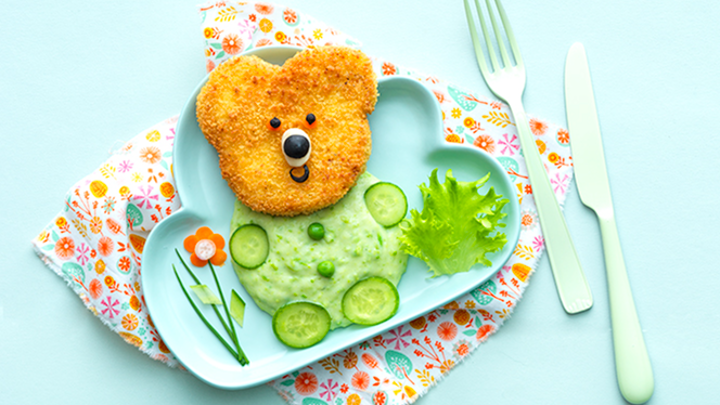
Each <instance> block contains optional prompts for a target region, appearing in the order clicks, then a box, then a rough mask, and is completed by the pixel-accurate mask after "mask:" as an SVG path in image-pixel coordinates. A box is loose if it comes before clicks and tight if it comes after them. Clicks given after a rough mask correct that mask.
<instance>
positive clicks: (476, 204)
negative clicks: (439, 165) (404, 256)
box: [400, 169, 508, 277]
mask: <svg viewBox="0 0 720 405" xmlns="http://www.w3.org/2000/svg"><path fill="white" fill-rule="evenodd" d="M437 171H438V169H435V170H433V172H432V174H431V175H430V181H429V185H425V184H421V185H420V186H419V187H420V191H421V192H422V195H423V209H422V213H420V212H418V211H417V210H415V209H413V210H411V211H410V219H408V220H406V221H404V222H403V223H402V224H401V229H402V232H403V234H402V235H401V236H400V240H401V241H402V242H403V246H402V249H403V250H404V251H405V252H407V253H408V254H411V255H413V256H415V257H417V258H419V259H421V260H423V261H424V262H425V263H427V264H428V266H429V267H430V270H431V271H432V272H433V273H434V275H433V277H437V276H440V275H443V274H454V273H460V272H464V271H468V270H470V268H471V267H472V266H473V265H475V264H476V263H482V264H483V265H485V266H491V265H492V262H491V261H490V260H488V259H487V258H486V257H485V255H486V254H488V253H492V252H496V251H498V250H500V249H502V247H503V246H505V243H507V237H506V236H505V234H504V233H500V232H497V228H502V227H504V226H505V224H504V223H501V222H499V221H500V220H501V219H502V218H504V217H505V216H506V214H504V213H502V212H501V211H502V208H503V206H505V204H507V203H508V200H507V199H503V198H502V195H498V194H496V193H495V189H494V188H492V187H491V188H490V190H489V191H488V192H487V194H485V195H482V194H480V193H479V192H478V190H479V189H480V188H481V187H482V186H483V185H484V184H485V183H486V182H487V181H488V179H489V178H490V173H488V174H487V175H486V176H485V177H483V178H482V179H480V180H477V181H474V182H464V181H458V180H457V179H455V178H454V177H453V175H452V170H448V171H447V173H446V174H445V183H443V184H440V181H439V180H438V176H437Z"/></svg>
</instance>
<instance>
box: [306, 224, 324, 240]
mask: <svg viewBox="0 0 720 405" xmlns="http://www.w3.org/2000/svg"><path fill="white" fill-rule="evenodd" d="M308 236H310V238H311V239H315V240H320V239H322V238H324V237H325V227H324V226H323V225H322V224H321V223H319V222H313V223H312V224H310V226H309V227H308Z"/></svg>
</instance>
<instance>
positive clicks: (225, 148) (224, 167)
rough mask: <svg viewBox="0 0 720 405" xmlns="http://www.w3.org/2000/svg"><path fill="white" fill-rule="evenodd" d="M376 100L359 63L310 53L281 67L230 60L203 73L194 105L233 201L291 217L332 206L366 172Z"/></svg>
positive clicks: (370, 77) (332, 52) (334, 53)
mask: <svg viewBox="0 0 720 405" xmlns="http://www.w3.org/2000/svg"><path fill="white" fill-rule="evenodd" d="M376 100H377V78H376V76H375V73H374V72H373V69H372V64H371V62H370V59H369V58H368V57H367V56H365V55H364V54H363V53H362V52H360V51H357V50H354V49H351V48H344V47H317V48H314V49H308V50H305V51H302V52H299V53H298V54H297V55H295V56H294V57H292V58H290V59H288V60H287V61H286V62H285V64H284V65H283V66H276V65H272V64H270V63H267V62H265V61H263V60H261V59H259V58H257V57H255V56H239V57H235V58H232V59H230V60H228V61H226V62H225V63H223V64H221V65H220V66H218V67H217V68H216V69H215V70H214V71H213V72H212V73H211V74H210V78H209V80H208V82H207V84H206V85H205V87H204V88H203V89H202V90H201V92H200V94H199V95H198V98H197V106H196V107H197V118H198V123H199V124H200V129H201V130H202V132H203V133H204V134H205V137H206V138H207V140H208V141H209V142H210V144H212V145H213V146H214V147H215V148H216V149H217V151H218V154H219V158H220V169H221V172H222V176H223V178H224V179H225V180H226V181H227V183H228V185H229V186H230V188H231V189H232V190H233V192H234V193H235V195H236V196H237V198H238V199H239V200H240V201H241V202H242V203H243V204H245V205H246V206H248V207H249V208H251V209H252V210H254V211H257V212H261V213H265V214H270V215H273V216H296V215H300V214H310V213H313V212H315V211H318V210H320V209H322V208H325V207H328V206H330V205H332V204H334V203H336V202H337V201H338V200H340V199H341V198H342V197H343V196H344V195H345V194H346V193H347V192H348V190H349V189H350V188H352V187H353V185H354V184H355V183H356V181H357V178H358V176H359V175H360V174H362V173H363V172H364V171H365V164H366V162H367V160H368V158H369V157H370V151H371V138H370V127H369V125H368V119H367V115H368V114H370V113H372V111H373V110H374V108H375V102H376Z"/></svg>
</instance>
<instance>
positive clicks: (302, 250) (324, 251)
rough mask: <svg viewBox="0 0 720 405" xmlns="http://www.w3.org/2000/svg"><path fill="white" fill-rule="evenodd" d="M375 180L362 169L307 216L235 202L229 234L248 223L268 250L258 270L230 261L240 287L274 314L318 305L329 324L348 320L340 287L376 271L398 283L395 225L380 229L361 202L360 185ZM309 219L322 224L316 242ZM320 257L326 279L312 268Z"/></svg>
mask: <svg viewBox="0 0 720 405" xmlns="http://www.w3.org/2000/svg"><path fill="white" fill-rule="evenodd" d="M377 182H378V179H377V178H375V177H374V176H372V175H371V174H369V173H364V174H362V175H361V176H360V177H359V178H358V181H357V184H356V185H355V187H353V188H352V189H351V190H350V191H349V192H348V194H347V195H346V196H345V197H343V198H342V199H341V200H340V201H338V202H337V203H336V204H335V205H333V206H331V207H328V208H325V209H323V210H320V211H318V212H315V213H313V214H311V215H300V216H297V217H292V218H283V217H272V216H270V215H266V214H261V213H257V212H255V211H252V210H250V209H249V208H247V207H246V206H244V205H243V204H242V203H240V202H239V201H236V202H235V212H234V214H233V218H232V222H231V225H230V231H231V232H230V233H231V234H232V232H234V231H235V229H237V228H238V227H239V226H240V225H244V224H248V223H253V224H257V225H260V226H262V227H263V228H264V229H265V231H266V232H267V234H268V240H269V242H270V253H269V255H268V258H267V260H266V261H265V263H264V264H263V265H262V266H260V267H258V268H257V269H253V270H247V269H244V268H242V267H239V266H237V265H235V264H234V263H233V267H234V268H235V273H236V274H237V276H238V278H239V279H240V282H241V283H242V285H243V286H244V287H245V290H246V291H247V292H248V294H250V296H251V297H252V298H253V300H254V301H255V303H256V304H257V305H258V307H260V309H262V310H263V311H265V312H267V313H269V314H270V315H273V314H274V313H275V311H276V310H277V309H278V308H280V307H281V306H283V305H285V304H286V303H288V302H292V301H299V300H305V301H312V302H316V303H319V304H322V305H323V306H324V307H325V308H326V309H327V310H328V312H329V313H330V316H331V317H332V325H331V329H334V328H337V327H341V326H347V325H349V324H350V323H351V322H350V321H349V320H347V319H346V318H345V317H344V316H343V314H342V308H341V302H342V298H343V295H345V292H346V291H347V290H348V289H350V287H352V286H353V285H354V284H355V283H356V282H357V281H359V280H361V279H364V278H366V277H371V276H381V277H385V278H387V279H388V280H390V281H391V282H392V283H393V284H395V285H396V286H397V284H398V282H399V281H400V277H401V276H402V275H403V273H404V272H405V268H406V267H407V258H408V256H407V254H406V253H403V252H402V251H401V250H400V241H399V240H398V237H399V236H400V235H401V233H402V232H401V231H400V228H399V227H398V226H394V227H392V228H389V229H388V228H385V227H383V226H382V225H380V224H378V223H377V222H375V220H374V219H373V217H372V216H371V215H370V213H369V212H368V210H367V208H366V207H365V200H364V198H363V196H364V194H365V190H367V188H368V187H370V186H371V185H372V184H374V183H377ZM313 222H319V223H321V224H323V226H324V227H325V237H324V238H323V239H322V240H319V241H315V240H313V239H311V238H310V236H308V233H307V229H308V226H310V224H312V223H313ZM325 260H330V261H332V262H333V263H334V264H335V273H334V274H333V276H332V277H331V278H327V277H323V276H321V275H320V274H319V273H318V272H317V265H318V264H319V263H320V262H323V261H325Z"/></svg>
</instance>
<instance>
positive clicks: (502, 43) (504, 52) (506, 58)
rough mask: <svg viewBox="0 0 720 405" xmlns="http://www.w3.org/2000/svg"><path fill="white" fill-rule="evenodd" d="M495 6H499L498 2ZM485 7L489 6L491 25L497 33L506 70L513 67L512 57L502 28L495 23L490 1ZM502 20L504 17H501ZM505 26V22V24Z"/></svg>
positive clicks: (486, 0)
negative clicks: (504, 39) (501, 31)
mask: <svg viewBox="0 0 720 405" xmlns="http://www.w3.org/2000/svg"><path fill="white" fill-rule="evenodd" d="M495 4H496V5H497V4H498V2H497V0H495ZM485 5H487V10H488V15H489V16H490V23H491V24H492V27H493V31H495V39H496V40H497V43H498V47H499V48H500V55H501V56H502V60H503V64H504V65H505V67H506V68H508V67H510V66H512V65H511V63H510V57H509V56H508V53H507V50H506V49H505V41H503V37H502V35H500V28H499V27H498V24H497V22H496V21H495V15H494V14H495V13H493V11H492V6H491V5H490V0H485ZM501 18H502V17H501ZM503 24H504V22H503Z"/></svg>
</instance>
